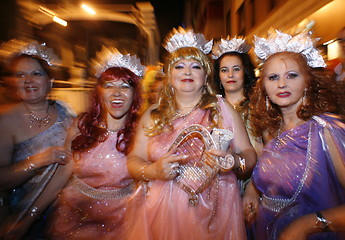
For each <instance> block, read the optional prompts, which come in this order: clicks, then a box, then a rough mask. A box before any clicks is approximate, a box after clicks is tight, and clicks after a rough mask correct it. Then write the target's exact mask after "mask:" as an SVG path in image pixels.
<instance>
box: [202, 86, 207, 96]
mask: <svg viewBox="0 0 345 240" xmlns="http://www.w3.org/2000/svg"><path fill="white" fill-rule="evenodd" d="M206 92H207V87H206V85H204V86H203V87H202V94H205V93H206Z"/></svg>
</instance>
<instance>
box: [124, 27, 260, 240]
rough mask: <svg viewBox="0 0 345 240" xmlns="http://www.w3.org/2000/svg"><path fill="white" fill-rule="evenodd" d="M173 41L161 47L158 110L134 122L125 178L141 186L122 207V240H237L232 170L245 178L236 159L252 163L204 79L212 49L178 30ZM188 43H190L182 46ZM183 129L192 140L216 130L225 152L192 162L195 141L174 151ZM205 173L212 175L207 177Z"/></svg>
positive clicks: (228, 113)
mask: <svg viewBox="0 0 345 240" xmlns="http://www.w3.org/2000/svg"><path fill="white" fill-rule="evenodd" d="M173 34H174V35H173V36H172V37H171V38H170V39H169V41H168V43H167V50H168V51H169V52H170V55H169V57H168V59H167V61H166V65H165V68H164V69H165V71H166V79H165V81H166V82H165V87H164V89H163V92H162V93H161V97H160V99H159V103H158V104H157V105H154V106H152V107H151V108H149V109H148V110H147V111H146V112H145V113H144V115H143V117H142V119H141V121H140V122H139V124H138V129H137V132H136V138H135V142H134V147H133V151H132V152H131V153H130V155H129V159H128V169H129V172H130V174H131V175H132V176H133V177H134V178H136V179H138V180H141V185H140V187H139V188H138V189H137V190H136V192H135V194H134V195H133V198H132V199H131V201H130V204H129V207H128V211H129V214H128V216H129V219H128V222H129V223H130V228H129V230H128V239H157V240H165V239H198V240H200V239H245V229H244V219H243V214H242V209H241V200H240V194H239V190H238V186H237V179H236V174H235V172H233V171H232V169H234V168H238V167H242V171H250V170H251V168H252V167H253V166H251V164H248V165H247V166H246V165H245V163H244V162H245V160H244V159H248V162H252V161H251V160H253V162H255V157H256V155H255V151H254V149H253V147H252V146H251V144H250V142H249V139H248V135H247V133H246V131H245V127H244V125H243V123H242V121H241V118H240V116H239V115H238V114H237V112H236V111H235V110H234V109H233V108H231V107H230V106H229V104H228V103H227V102H226V101H225V100H224V99H223V98H221V97H217V96H216V95H215V94H214V90H213V87H212V84H211V81H210V79H209V76H210V73H211V65H210V62H209V60H208V58H207V57H206V55H205V52H207V49H209V50H210V48H209V46H211V44H212V42H211V44H210V43H208V44H207V43H205V39H204V38H203V36H202V35H201V34H194V33H193V32H192V31H187V32H186V31H184V30H183V29H179V30H178V31H176V32H174V33H173ZM188 39H189V40H191V39H192V43H191V41H189V44H188ZM174 40H176V41H174ZM193 43H195V45H194V44H193ZM169 44H170V45H169ZM171 44H172V45H171ZM169 46H170V47H169ZM191 126H192V127H193V128H195V129H197V131H196V132H198V131H199V133H200V132H202V131H203V130H204V131H206V133H211V132H212V130H213V131H214V129H216V128H217V129H218V130H219V129H222V130H224V131H226V133H230V135H233V136H234V137H233V139H232V140H231V143H230V146H231V147H230V148H229V145H227V146H226V147H225V149H216V148H215V147H213V148H212V149H207V150H208V151H206V152H205V154H204V155H203V157H204V158H202V159H198V158H194V156H197V155H198V154H197V153H196V154H195V155H193V154H194V151H195V152H198V150H197V148H194V149H193V150H191V149H192V148H193V145H195V146H197V147H200V146H202V144H201V145H200V143H201V142H202V140H201V138H193V139H192V140H191V142H188V143H187V144H185V145H184V147H181V146H175V145H174V143H176V141H175V139H176V138H177V137H178V136H179V135H180V133H181V132H183V131H186V128H187V129H189V130H190V128H188V127H191ZM200 129H201V130H200ZM205 135H206V136H205V139H206V142H208V140H210V141H211V142H212V139H213V138H212V137H210V136H209V135H208V134H205ZM230 138H231V137H229V138H228V139H225V140H230ZM186 139H188V137H187V138H186ZM213 140H214V141H215V140H216V139H213ZM172 145H174V146H175V147H172V148H171V146H172ZM170 148H171V149H170ZM188 149H190V150H189V151H187V150H188ZM202 149H203V148H202ZM202 151H203V150H202ZM209 156H212V157H211V159H224V158H225V159H230V160H229V162H231V164H230V165H232V166H229V168H228V169H227V171H226V170H225V169H223V170H219V168H217V167H218V166H219V165H217V164H218V162H217V161H216V160H214V161H215V162H212V160H211V162H212V163H210V164H209V165H207V164H205V165H203V164H202V162H203V160H204V159H208V157H209ZM231 160H232V161H231ZM200 166H201V167H200ZM209 166H211V167H212V169H213V170H214V169H216V170H215V172H212V173H210V172H207V171H206V170H205V169H207V167H209ZM245 168H246V169H245ZM203 174H204V175H203ZM205 179H206V181H204V180H205ZM198 184H200V185H198ZM186 186H189V187H190V188H188V187H186ZM196 186H202V187H201V188H198V187H196ZM200 189H202V190H200ZM199 190H200V191H199Z"/></svg>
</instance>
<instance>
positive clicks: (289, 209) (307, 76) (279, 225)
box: [244, 31, 345, 239]
mask: <svg viewBox="0 0 345 240" xmlns="http://www.w3.org/2000/svg"><path fill="white" fill-rule="evenodd" d="M278 46H279V47H278ZM255 53H256V54H257V55H258V56H259V58H261V59H263V60H264V64H263V66H262V73H261V78H260V80H259V81H258V83H257V85H256V87H255V89H254V92H253V98H252V100H251V103H250V104H251V114H252V119H251V124H252V127H253V129H254V130H255V132H256V134H257V136H261V137H263V138H264V141H265V142H266V143H267V144H266V145H265V148H264V149H263V152H262V155H261V157H260V158H259V160H258V163H257V165H256V167H255V169H254V171H253V175H252V182H251V183H250V184H249V185H248V187H247V189H246V193H245V197H244V211H245V214H246V218H247V220H249V221H253V220H255V222H254V229H255V239H278V238H279V239H307V238H308V239H344V235H341V234H337V233H335V232H336V231H344V230H345V220H344V219H345V218H344V214H345V205H344V203H345V190H344V189H345V188H344V187H345V181H344V179H345V178H344V176H345V175H344V174H345V158H344V156H345V149H344V142H345V135H344V134H345V131H344V130H345V126H344V124H343V123H342V122H341V119H340V117H339V116H338V115H336V114H338V113H340V110H339V109H340V108H339V102H337V91H336V90H334V87H335V86H336V85H335V82H334V81H333V82H331V81H330V80H331V79H328V78H327V76H326V75H325V74H323V72H322V70H323V69H320V68H323V67H325V66H326V65H325V63H324V61H323V59H322V57H321V55H320V54H319V53H318V51H317V50H316V49H315V48H314V47H313V42H312V40H311V38H310V37H309V36H307V35H306V34H305V33H302V34H299V35H296V36H294V37H292V36H290V35H288V34H284V33H281V32H279V31H277V34H276V36H275V37H271V38H269V39H263V38H256V40H255ZM259 197H260V198H259ZM259 200H260V201H259Z"/></svg>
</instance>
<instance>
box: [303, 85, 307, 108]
mask: <svg viewBox="0 0 345 240" xmlns="http://www.w3.org/2000/svg"><path fill="white" fill-rule="evenodd" d="M306 105H307V89H304V94H303V98H302V106H303V107H305V106H306Z"/></svg>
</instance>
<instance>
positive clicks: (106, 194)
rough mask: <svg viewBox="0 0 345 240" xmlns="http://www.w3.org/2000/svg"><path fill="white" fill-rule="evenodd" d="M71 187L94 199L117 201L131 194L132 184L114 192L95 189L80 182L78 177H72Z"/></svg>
mask: <svg viewBox="0 0 345 240" xmlns="http://www.w3.org/2000/svg"><path fill="white" fill-rule="evenodd" d="M71 184H72V186H73V187H74V188H75V189H77V190H78V191H79V192H81V193H82V194H84V195H86V196H88V197H90V198H94V199H118V198H124V197H126V196H128V195H130V194H132V193H133V190H134V183H132V184H129V185H128V186H126V187H124V188H120V189H116V190H104V189H96V188H93V187H91V186H90V185H88V184H86V183H85V182H84V181H82V180H80V179H79V178H78V177H76V176H73V178H72V180H71Z"/></svg>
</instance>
